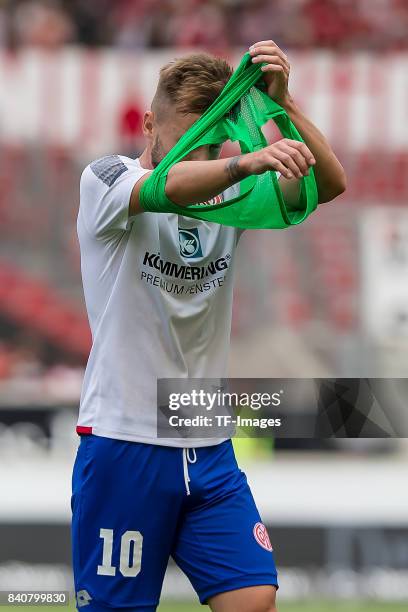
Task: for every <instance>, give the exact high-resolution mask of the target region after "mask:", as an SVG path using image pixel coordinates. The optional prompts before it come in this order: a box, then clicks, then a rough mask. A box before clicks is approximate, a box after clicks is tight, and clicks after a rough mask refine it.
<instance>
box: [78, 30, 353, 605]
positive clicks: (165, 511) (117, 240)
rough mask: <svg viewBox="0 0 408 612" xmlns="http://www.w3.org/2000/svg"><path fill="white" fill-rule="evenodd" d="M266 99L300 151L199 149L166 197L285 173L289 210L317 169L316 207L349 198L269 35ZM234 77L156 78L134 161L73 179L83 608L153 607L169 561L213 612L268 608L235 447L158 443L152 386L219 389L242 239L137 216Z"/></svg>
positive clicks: (101, 166)
mask: <svg viewBox="0 0 408 612" xmlns="http://www.w3.org/2000/svg"><path fill="white" fill-rule="evenodd" d="M250 53H251V55H252V57H253V61H254V62H265V63H266V65H265V66H264V67H263V68H262V70H263V72H264V77H263V78H264V79H265V82H266V88H267V93H268V95H269V96H270V97H271V98H273V99H274V100H276V101H277V102H278V103H279V104H281V105H282V106H283V107H284V108H285V109H286V110H287V112H288V114H289V115H290V117H291V119H292V121H293V122H294V123H295V125H296V127H297V128H298V130H299V132H300V133H301V134H302V136H303V138H304V140H305V142H306V144H303V143H299V142H295V141H291V140H287V139H282V140H280V141H279V142H277V143H276V144H273V145H269V146H267V147H265V148H264V149H262V150H260V151H257V152H254V153H249V154H244V155H238V156H235V157H232V158H228V159H218V155H219V149H220V147H218V146H216V147H215V146H201V147H199V148H198V149H196V150H194V151H193V152H191V153H190V154H189V155H188V157H187V158H185V159H184V160H183V161H181V162H179V163H177V164H175V165H174V166H173V167H172V168H171V170H170V172H169V174H168V178H167V182H166V193H167V196H168V197H169V198H170V199H171V200H172V201H174V202H176V203H177V204H179V205H181V206H183V205H186V204H188V203H191V202H197V203H198V202H206V201H220V199H221V198H224V197H227V198H229V197H231V195H234V193H236V192H235V191H234V190H236V189H237V187H236V185H237V183H239V181H240V180H241V179H243V178H244V177H247V176H249V175H258V174H261V173H263V172H266V171H271V170H272V171H276V172H278V173H279V174H280V184H281V188H282V190H283V192H284V195H285V199H286V202H287V205H289V206H291V207H293V208H296V205H297V199H298V192H299V189H298V187H299V179H300V178H301V177H302V176H304V175H306V174H307V173H308V171H309V168H310V167H311V166H314V170H315V173H316V180H317V185H318V193H319V203H322V202H328V201H329V200H332V199H333V198H335V197H336V196H338V195H339V194H340V193H342V192H343V191H344V189H345V175H344V171H343V168H342V166H341V165H340V163H339V161H338V160H337V159H336V157H335V155H334V153H333V151H332V149H331V148H330V145H329V144H328V142H327V141H326V139H325V138H324V136H323V135H322V134H321V133H320V132H319V131H318V129H317V128H316V127H315V126H314V125H313V124H312V123H311V122H310V121H309V120H308V119H307V118H306V117H305V116H304V115H303V114H302V112H301V111H300V110H299V108H298V107H297V106H296V104H295V102H294V101H293V99H292V98H291V96H290V94H289V91H288V80H289V71H290V67H289V63H288V59H287V57H286V55H285V54H284V53H283V52H282V51H281V50H280V49H279V47H278V46H277V45H276V44H275V43H274V42H273V41H271V40H269V41H261V42H259V43H256V44H255V45H253V46H252V47H251V49H250ZM231 73H232V70H231V68H230V67H229V65H228V64H227V63H226V62H225V61H224V60H222V59H219V58H216V57H212V56H210V55H207V54H201V53H200V54H193V55H189V56H187V57H184V58H181V59H178V60H174V61H172V62H170V63H169V64H167V65H166V66H164V67H163V68H162V69H161V71H160V78H159V83H158V87H157V91H156V94H155V96H154V99H153V102H152V105H151V110H149V111H147V112H145V114H144V118H143V132H144V135H145V138H146V148H145V150H144V151H143V153H142V154H141V156H140V157H139V158H138V159H130V158H126V157H123V156H120V155H110V156H108V157H104V158H102V159H100V160H97V161H95V162H93V163H91V164H90V165H89V166H88V167H87V168H86V169H85V171H84V172H83V175H82V178H81V196H80V209H79V215H78V226H77V227H78V236H79V242H80V249H81V268H82V279H83V287H84V293H85V300H86V307H87V311H88V316H89V321H90V326H91V330H92V337H93V344H92V350H91V353H90V356H89V361H88V364H87V368H86V372H85V377H84V381H83V388H82V394H81V403H80V414H79V421H78V427H77V431H78V433H79V434H80V436H81V438H80V444H79V448H78V451H77V457H76V460H75V465H74V471H73V480H72V486H73V491H72V499H71V506H72V511H73V519H72V544H73V569H74V578H75V590H76V598H77V606H78V608H84V610H89V612H102V611H108V610H110V611H111V610H122V611H131V610H132V611H137V612H152V611H154V610H156V608H157V605H158V602H159V598H160V592H161V587H162V582H163V578H164V574H165V571H166V567H167V563H168V560H169V557H170V556H172V557H173V559H174V560H175V561H176V563H177V564H178V566H179V567H180V568H181V569H182V571H183V572H184V573H185V574H186V575H187V576H188V578H189V580H190V581H191V583H192V585H193V587H194V589H195V591H196V592H197V594H198V596H199V599H200V601H201V602H202V603H207V604H208V605H209V606H210V608H211V609H212V610H214V611H215V612H273V611H275V610H276V608H275V595H276V589H277V587H278V582H277V573H276V568H275V564H274V559H273V553H272V546H271V544H270V541H269V538H268V534H267V532H266V529H265V527H264V525H263V524H262V520H261V517H260V515H259V512H258V510H257V508H256V505H255V502H254V500H253V497H252V494H251V491H250V488H249V486H248V484H247V480H246V477H245V475H244V473H243V472H242V471H241V470H240V469H239V468H238V466H237V463H236V460H235V457H234V453H233V448H232V444H231V441H230V440H224V441H221V440H219V439H213V438H207V439H193V438H191V439H180V438H179V439H177V438H174V439H172V438H169V439H159V438H158V437H157V430H156V415H157V400H156V382H157V379H158V378H186V377H191V378H202V377H206V378H222V377H225V376H226V362H227V353H228V346H229V339H230V327H231V309H232V288H233V268H234V259H235V249H236V246H237V241H238V237H239V232H238V231H237V230H236V229H235V228H233V227H226V226H221V225H218V224H214V223H207V222H204V221H197V220H195V219H191V218H188V217H184V216H182V215H176V214H161V213H150V212H143V209H142V208H141V207H140V204H139V193H140V188H141V185H142V184H143V181H145V180H146V178H147V177H149V175H150V173H151V171H152V169H153V168H155V167H156V166H157V165H158V164H159V162H160V160H161V159H162V158H163V157H164V156H165V155H166V153H167V152H168V151H169V150H170V149H171V148H172V147H173V146H174V145H175V144H176V143H177V141H178V140H179V139H180V137H181V136H182V135H183V134H184V132H185V131H186V130H187V129H188V128H189V127H190V126H191V125H192V124H193V123H194V122H195V121H196V120H197V119H198V118H199V117H200V115H201V114H202V113H203V112H204V111H205V110H206V109H207V108H208V107H209V106H210V104H211V103H212V102H213V101H214V100H215V99H216V98H217V96H218V95H219V94H220V92H221V90H222V89H223V87H224V85H225V84H226V83H227V81H228V79H229V78H230V76H231Z"/></svg>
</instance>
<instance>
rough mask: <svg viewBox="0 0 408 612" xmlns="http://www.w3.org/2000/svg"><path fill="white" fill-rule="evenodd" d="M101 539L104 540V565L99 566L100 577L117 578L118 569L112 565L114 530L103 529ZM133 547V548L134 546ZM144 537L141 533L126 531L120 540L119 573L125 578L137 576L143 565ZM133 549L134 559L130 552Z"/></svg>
mask: <svg viewBox="0 0 408 612" xmlns="http://www.w3.org/2000/svg"><path fill="white" fill-rule="evenodd" d="M99 537H100V538H102V539H103V554H102V565H98V569H97V572H96V573H97V574H98V575H99V576H116V567H114V566H113V565H112V549H113V529H101V530H100V531H99ZM132 545H133V546H132ZM142 545H143V536H142V534H141V533H140V531H125V533H124V534H123V535H122V537H121V539H120V565H119V571H120V573H121V574H122V576H125V578H132V577H134V576H137V575H138V573H139V572H140V568H141V563H142ZM131 549H132V558H131V559H130V551H131Z"/></svg>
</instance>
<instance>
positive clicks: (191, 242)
mask: <svg viewBox="0 0 408 612" xmlns="http://www.w3.org/2000/svg"><path fill="white" fill-rule="evenodd" d="M179 243H180V255H181V256H182V257H184V258H185V259H195V258H197V257H202V256H203V251H202V248H201V242H200V234H199V233H198V228H197V227H193V228H192V229H179Z"/></svg>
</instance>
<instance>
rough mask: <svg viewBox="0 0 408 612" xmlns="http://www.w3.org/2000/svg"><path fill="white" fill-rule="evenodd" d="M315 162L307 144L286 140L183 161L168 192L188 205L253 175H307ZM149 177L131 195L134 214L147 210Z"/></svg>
mask: <svg viewBox="0 0 408 612" xmlns="http://www.w3.org/2000/svg"><path fill="white" fill-rule="evenodd" d="M202 149H205V147H202ZM200 154H202V155H203V156H206V155H207V159H208V153H207V152H206V151H202V152H201V153H198V154H197V155H200ZM314 164H315V159H314V157H313V155H312V153H311V151H310V150H309V149H308V147H307V146H306V145H305V144H303V143H301V142H297V141H295V140H288V139H283V140H280V141H279V142H277V143H275V144H272V145H269V146H268V147H265V148H264V149H261V150H260V151H256V152H254V153H247V154H245V155H237V156H236V157H229V158H226V159H217V160H210V161H201V160H194V161H181V162H179V163H177V164H175V165H174V166H173V167H172V168H171V169H170V171H169V173H168V176H167V181H166V195H167V197H168V198H169V199H170V200H172V201H173V202H174V203H175V204H178V205H180V206H185V205H187V204H191V203H198V202H204V201H207V200H209V199H211V198H213V197H215V196H217V195H218V194H220V193H221V192H222V191H224V190H225V189H227V188H228V187H230V186H231V185H234V184H235V183H237V182H239V181H240V180H242V179H244V178H246V177H247V176H250V175H259V174H262V173H264V172H267V171H270V170H275V171H278V172H280V174H281V175H282V176H283V177H286V178H287V179H293V178H294V177H300V176H305V175H306V174H307V173H308V171H309V168H310V166H313V165H314ZM149 176H150V173H148V174H146V175H144V176H143V177H142V178H141V179H140V180H138V182H137V183H136V184H135V187H134V189H133V192H132V196H131V204H130V210H131V214H137V213H138V212H143V210H142V208H141V206H140V203H139V194H140V190H141V187H142V185H143V182H144V181H145V180H146V179H147V178H148V177H149Z"/></svg>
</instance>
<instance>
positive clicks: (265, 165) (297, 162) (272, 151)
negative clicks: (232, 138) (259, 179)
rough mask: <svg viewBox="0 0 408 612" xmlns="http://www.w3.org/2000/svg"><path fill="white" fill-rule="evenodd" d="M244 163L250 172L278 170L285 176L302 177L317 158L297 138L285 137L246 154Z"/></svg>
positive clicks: (289, 177) (261, 172) (259, 172)
mask: <svg viewBox="0 0 408 612" xmlns="http://www.w3.org/2000/svg"><path fill="white" fill-rule="evenodd" d="M242 160H243V163H244V165H245V167H246V170H247V172H248V173H249V174H263V172H266V171H267V170H277V171H278V172H280V173H281V174H282V176H284V177H285V178H288V179H292V178H298V179H299V178H302V177H303V176H307V175H308V174H309V168H310V167H311V166H314V165H315V163H316V160H315V158H314V156H313V153H312V152H311V151H310V149H309V148H308V147H307V146H306V145H305V144H304V143H303V142H298V141H297V140H289V139H288V138H283V139H282V140H278V142H275V143H274V144H272V145H269V146H267V147H265V148H264V149H261V150H260V151H255V152H254V153H248V154H247V155H244V156H243V158H242Z"/></svg>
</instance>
